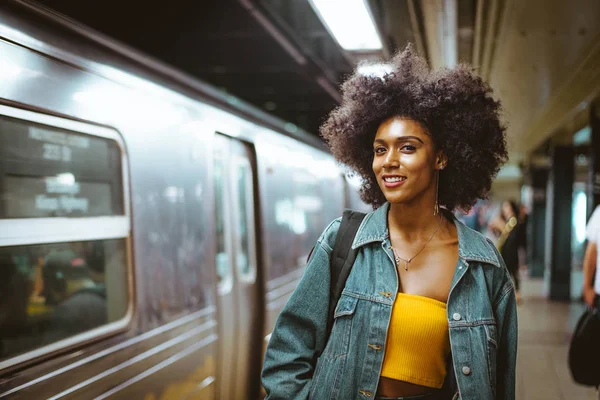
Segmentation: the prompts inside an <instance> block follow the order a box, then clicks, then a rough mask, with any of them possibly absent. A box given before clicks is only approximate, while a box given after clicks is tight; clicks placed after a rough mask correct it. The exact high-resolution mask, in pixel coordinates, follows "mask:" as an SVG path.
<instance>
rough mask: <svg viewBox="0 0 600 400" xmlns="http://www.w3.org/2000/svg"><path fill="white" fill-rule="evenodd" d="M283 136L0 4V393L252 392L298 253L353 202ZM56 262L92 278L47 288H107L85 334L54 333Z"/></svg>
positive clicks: (40, 17) (244, 111) (201, 91)
mask: <svg viewBox="0 0 600 400" xmlns="http://www.w3.org/2000/svg"><path fill="white" fill-rule="evenodd" d="M292 128H293V127H290V126H287V127H286V126H284V125H283V124H282V123H280V122H279V121H275V120H274V119H272V118H270V117H268V116H267V115H264V114H262V113H261V112H259V111H256V110H254V109H252V108H251V107H248V106H246V105H244V104H241V103H239V102H238V101H237V100H236V99H234V98H231V97H229V96H226V95H224V94H222V93H219V92H217V91H216V90H214V89H212V88H210V87H208V86H207V85H204V84H202V83H200V82H198V81H196V80H193V79H191V78H189V77H187V76H184V75H182V74H180V73H179V72H177V71H174V70H171V69H170V68H168V67H166V66H164V65H162V64H160V63H158V62H155V61H153V60H149V59H147V58H146V57H145V56H143V55H140V54H138V53H136V52H135V51H132V50H130V49H127V48H126V47H124V46H121V45H118V44H115V43H112V42H110V41H109V40H107V39H106V38H104V37H102V36H101V35H97V34H95V33H90V31H88V30H86V29H84V28H81V27H79V26H77V25H76V24H71V23H69V22H68V21H63V20H61V18H58V17H57V16H53V15H51V14H50V13H48V12H46V11H40V10H38V9H36V8H35V7H34V6H31V5H28V4H27V3H23V2H14V3H13V2H9V3H3V4H2V5H0V141H2V143H0V145H1V146H0V154H2V158H1V159H0V168H1V171H0V172H2V178H1V180H0V190H1V191H2V195H1V196H0V199H2V202H0V206H1V207H3V208H4V211H2V212H3V213H2V214H0V252H3V253H2V254H7V257H8V258H6V260H9V261H6V263H10V264H11V265H9V267H10V268H12V270H14V271H17V272H15V273H14V274H13V273H11V274H12V275H11V276H10V279H13V278H14V279H17V280H18V279H21V281H22V282H24V285H23V286H22V288H23V289H22V292H20V291H19V289H18V288H19V286H18V285H11V286H10V287H11V288H13V289H11V292H10V293H12V294H6V293H8V292H1V291H0V302H3V303H0V310H3V311H2V312H0V315H5V316H8V317H6V319H5V320H2V319H1V318H0V343H2V344H3V345H2V347H0V399H5V398H11V399H12V398H15V399H17V398H18V399H21V398H22V399H40V398H52V399H58V398H76V399H87V398H136V399H137V398H139V399H175V398H181V399H193V398H202V399H204V398H206V399H208V398H221V399H243V398H249V397H255V396H257V395H258V391H259V387H258V385H259V384H258V382H259V372H260V363H261V358H262V354H263V349H264V346H265V343H266V340H268V336H269V333H270V332H271V330H272V327H273V325H274V322H275V319H276V317H277V315H278V313H279V311H280V310H281V308H282V306H283V305H284V304H285V302H286V300H287V299H288V298H289V296H290V294H291V292H292V291H293V289H294V287H295V286H296V284H297V281H298V279H299V278H300V276H301V275H302V271H303V266H304V264H305V260H306V256H307V254H308V252H309V251H310V249H311V248H312V246H313V245H314V242H315V241H316V239H317V237H318V235H319V234H320V232H321V231H322V229H323V228H324V227H325V226H326V225H327V224H328V223H329V222H330V221H331V220H333V219H334V218H336V217H338V216H339V215H341V213H342V210H343V208H344V207H353V208H360V207H361V203H360V201H359V200H358V197H357V195H356V192H355V190H354V189H353V188H352V187H350V186H349V184H348V182H347V181H346V180H345V178H344V177H343V175H342V172H341V171H340V169H339V168H338V167H337V166H336V164H335V163H334V161H333V160H332V158H331V157H330V155H328V154H327V153H326V152H325V151H324V149H323V148H322V147H321V145H320V144H319V142H318V141H317V140H316V139H313V138H311V137H310V136H308V135H301V134H294V133H293V132H290V131H293V129H292ZM286 129H287V130H286ZM299 139H300V140H299ZM94 149H96V150H94ZM3 152H4V153H3ZM99 154H101V155H102V156H99ZM106 159H110V162H107V161H106ZM57 193H60V195H58V194H57ZM98 251H99V252H100V253H99V254H100V256H98V257H95V258H94V257H92V256H90V254H96V253H98ZM78 252H80V253H78ZM57 254H59V255H64V254H69V256H68V257H69V258H68V263H69V264H68V265H67V266H66V267H64V268H67V269H66V270H68V271H71V272H72V271H75V272H74V273H75V275H73V276H76V275H77V274H78V273H81V271H82V269H81V268H83V267H82V265H84V266H85V268H87V269H89V270H90V271H89V274H88V273H87V272H85V279H84V278H81V277H75V278H72V279H73V280H72V281H69V280H68V279H67V278H64V276H63V275H64V273H63V272H60V273H59V274H58V275H57V276H59V278H60V279H62V281H60V282H59V283H62V286H58V287H62V288H63V289H64V290H66V289H65V287H68V286H69V285H70V284H72V283H73V282H84V280H85V282H87V283H88V284H89V285H91V286H92V287H94V288H97V287H101V288H102V290H104V292H103V295H104V297H103V298H104V300H103V301H104V302H103V303H102V304H101V305H100V309H101V310H102V317H101V318H100V319H97V320H95V321H92V325H91V326H92V327H91V328H89V329H87V330H83V331H82V330H81V327H77V326H74V327H73V328H74V329H73V330H71V333H68V332H67V333H65V332H64V331H63V330H61V329H58V330H53V329H54V328H52V327H53V326H54V325H53V321H54V319H55V317H56V313H57V309H59V308H60V307H62V308H65V306H64V305H65V303H64V302H60V301H58V300H57V301H56V302H55V303H53V305H52V304H50V302H49V298H50V297H49V296H50V293H51V290H54V286H51V284H50V280H45V279H46V278H45V277H46V275H45V274H46V272H47V271H48V270H50V267H51V265H50V264H51V262H50V261H49V260H50V259H55V258H56V259H60V257H59V256H57ZM53 257H54V258H53ZM63 258H64V257H63ZM36 260H37V264H36ZM91 260H96V261H97V260H102V265H100V266H99V267H100V269H99V271H100V273H101V274H102V275H103V278H102V279H103V281H94V282H95V283H90V282H92V280H91V278H90V277H91V276H92V275H91V274H92V270H91V268H92V264H93V262H92V261H91ZM17 261H18V262H19V263H20V264H19V265H18V267H19V268H21V270H22V272H18V271H21V270H19V268H17V267H15V266H14V265H13V264H15V265H16V264H17ZM7 265H8V264H7ZM4 267H6V265H0V268H4ZM9 267H6V268H4V269H5V271H7V270H8V269H7V268H9ZM60 268H62V267H60ZM78 268H79V269H78ZM12 270H11V271H12ZM66 270H65V271H66ZM60 271H62V270H60ZM78 271H79V272H78ZM85 271H87V270H85ZM69 273H70V272H69ZM88 275H89V276H88ZM77 276H79V275H77ZM0 277H1V278H0V279H9V278H7V273H6V272H3V271H2V270H0ZM54 278H56V276H55V277H54ZM54 278H53V279H54ZM48 279H50V278H48ZM69 279H70V278H69ZM82 279H84V280H82ZM65 281H66V282H65ZM98 282H100V283H98ZM71 286H73V285H71ZM57 290H58V289H57ZM3 293H4V294H3ZM61 293H66V291H65V292H61ZM77 293H79V292H77ZM13 295H14V296H13ZM21 295H22V296H21ZM2 296H4V298H2ZM10 296H13V297H10ZM19 296H20V297H19ZM92 297H93V295H91V294H89V292H88V296H87V300H86V301H87V303H86V304H91V303H92V302H93V301H95V300H93V299H92ZM9 298H10V301H9V300H8V299H9ZM58 298H59V299H60V297H58ZM19 299H21V300H19ZM63 300H64V299H63ZM19 301H20V302H19ZM2 307H4V308H2ZM86 307H88V314H89V315H87V318H88V320H89V319H92V317H91V315H92V314H93V312H92V306H91V305H86ZM15 310H23V313H22V318H21V319H19V318H17V317H15V315H16V314H17V311H15ZM2 313H4V314H2ZM11 313H12V314H11ZM6 321H11V322H10V324H9V322H6ZM15 321H17V322H15ZM69 321H70V322H71V323H72V324H71V325H77V323H75V321H77V320H75V319H72V320H69ZM99 321H100V322H99ZM2 324H4V326H3V325H2ZM11 324H12V325H11ZM19 324H21V325H19ZM63 325H64V324H63ZM61 328H64V326H62V327H61ZM78 329H79V330H78ZM32 332H33V333H32ZM73 332H75V333H73ZM47 333H50V334H52V335H47ZM2 352H4V354H2Z"/></svg>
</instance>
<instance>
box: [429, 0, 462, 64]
mask: <svg viewBox="0 0 600 400" xmlns="http://www.w3.org/2000/svg"><path fill="white" fill-rule="evenodd" d="M456 1H457V0H443V1H437V0H423V1H421V7H422V10H423V21H424V25H425V38H426V41H427V49H428V50H429V61H430V63H431V67H432V68H434V69H438V68H441V67H444V66H448V67H452V66H454V65H456V63H457V62H458V32H457V25H458V11H457V4H456Z"/></svg>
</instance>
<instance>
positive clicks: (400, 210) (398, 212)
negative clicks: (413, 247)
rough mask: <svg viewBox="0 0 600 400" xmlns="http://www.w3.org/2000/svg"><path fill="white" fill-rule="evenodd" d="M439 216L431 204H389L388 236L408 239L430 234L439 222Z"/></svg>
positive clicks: (421, 237) (420, 237)
mask: <svg viewBox="0 0 600 400" xmlns="http://www.w3.org/2000/svg"><path fill="white" fill-rule="evenodd" d="M440 213H441V210H440ZM440 218H441V215H440V214H438V215H434V213H433V206H432V207H423V206H422V204H415V205H409V204H390V209H389V211H388V228H389V231H390V236H394V237H395V236H397V237H399V238H401V239H403V240H408V241H412V240H416V239H423V238H424V237H426V236H428V235H431V232H432V231H433V230H434V229H435V228H436V226H437V225H438V224H439V223H440ZM425 239H427V238H425Z"/></svg>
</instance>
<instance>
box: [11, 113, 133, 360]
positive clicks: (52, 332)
mask: <svg viewBox="0 0 600 400" xmlns="http://www.w3.org/2000/svg"><path fill="white" fill-rule="evenodd" d="M122 148H123V146H122V144H121V141H120V136H119V135H118V134H117V133H116V132H115V131H113V130H111V129H107V128H101V127H97V126H93V125H89V124H85V123H80V122H75V121H69V120H66V119H62V118H57V117H51V116H46V115H41V114H37V113H33V112H29V111H24V110H17V109H13V108H10V107H6V106H2V105H0V160H1V161H0V370H1V369H2V368H4V367H7V366H10V365H14V364H18V363H19V362H22V361H26V360H29V359H32V358H35V357H38V356H41V355H44V354H48V353H51V352H53V351H55V350H59V349H60V348H63V347H65V346H69V345H72V344H75V343H80V342H81V341H83V340H89V339H91V338H94V337H97V336H99V335H106V334H109V333H111V332H115V331H118V330H122V329H124V328H125V327H126V326H127V324H128V322H129V315H130V312H129V310H130V304H131V295H130V287H131V282H130V278H129V277H130V274H129V265H130V263H129V258H128V248H129V241H130V239H129V232H130V222H129V216H128V214H129V212H128V206H127V200H128V197H127V191H126V187H127V185H126V178H127V173H126V163H125V162H124V161H125V158H124V157H125V156H124V153H123V151H122V150H121V149H122Z"/></svg>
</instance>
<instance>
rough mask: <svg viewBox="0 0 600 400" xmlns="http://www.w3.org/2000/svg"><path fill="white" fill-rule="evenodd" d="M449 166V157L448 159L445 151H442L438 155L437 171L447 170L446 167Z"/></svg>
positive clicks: (436, 160)
mask: <svg viewBox="0 0 600 400" xmlns="http://www.w3.org/2000/svg"><path fill="white" fill-rule="evenodd" d="M447 164H448V157H446V155H445V154H444V152H443V151H440V152H439V153H438V154H437V157H436V158H435V169H437V170H438V171H439V170H442V169H444V168H446V165H447Z"/></svg>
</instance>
